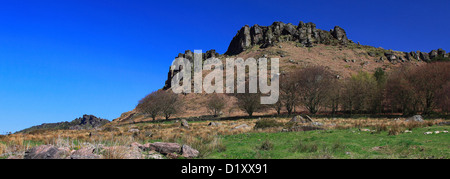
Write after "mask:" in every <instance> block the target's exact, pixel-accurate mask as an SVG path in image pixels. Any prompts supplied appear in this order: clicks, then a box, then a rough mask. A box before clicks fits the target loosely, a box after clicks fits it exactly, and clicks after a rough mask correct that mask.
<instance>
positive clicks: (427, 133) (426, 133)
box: [423, 132, 433, 135]
mask: <svg viewBox="0 0 450 179" xmlns="http://www.w3.org/2000/svg"><path fill="white" fill-rule="evenodd" d="M423 134H425V135H430V134H433V132H425V133H423Z"/></svg>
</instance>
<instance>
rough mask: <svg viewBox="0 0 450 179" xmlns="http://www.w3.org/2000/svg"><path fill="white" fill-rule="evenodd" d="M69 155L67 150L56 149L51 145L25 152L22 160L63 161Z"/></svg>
mask: <svg viewBox="0 0 450 179" xmlns="http://www.w3.org/2000/svg"><path fill="white" fill-rule="evenodd" d="M69 155H70V152H69V149H68V148H57V147H55V146H53V145H41V146H38V147H33V148H31V149H29V150H27V151H26V152H25V156H24V159H65V158H66V157H68V156H69Z"/></svg>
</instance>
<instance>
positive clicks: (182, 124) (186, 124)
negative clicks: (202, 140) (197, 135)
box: [181, 119, 189, 129]
mask: <svg viewBox="0 0 450 179" xmlns="http://www.w3.org/2000/svg"><path fill="white" fill-rule="evenodd" d="M181 127H183V128H187V129H189V123H188V122H187V121H186V119H182V120H181Z"/></svg>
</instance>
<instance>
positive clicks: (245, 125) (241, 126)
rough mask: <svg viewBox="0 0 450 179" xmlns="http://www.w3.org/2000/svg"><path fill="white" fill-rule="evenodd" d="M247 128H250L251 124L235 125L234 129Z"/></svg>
mask: <svg viewBox="0 0 450 179" xmlns="http://www.w3.org/2000/svg"><path fill="white" fill-rule="evenodd" d="M246 128H250V126H248V125H247V124H242V125H239V126H236V127H234V128H233V130H236V129H246Z"/></svg>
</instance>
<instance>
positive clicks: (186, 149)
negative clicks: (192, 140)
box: [181, 145, 200, 158]
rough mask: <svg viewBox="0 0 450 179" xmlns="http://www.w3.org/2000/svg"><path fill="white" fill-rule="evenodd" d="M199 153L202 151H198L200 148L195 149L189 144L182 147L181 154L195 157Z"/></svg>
mask: <svg viewBox="0 0 450 179" xmlns="http://www.w3.org/2000/svg"><path fill="white" fill-rule="evenodd" d="M199 153H200V152H198V150H195V149H193V148H192V147H190V146H189V145H183V146H182V147H181V155H182V156H183V157H186V158H194V157H197V156H198V154H199Z"/></svg>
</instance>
